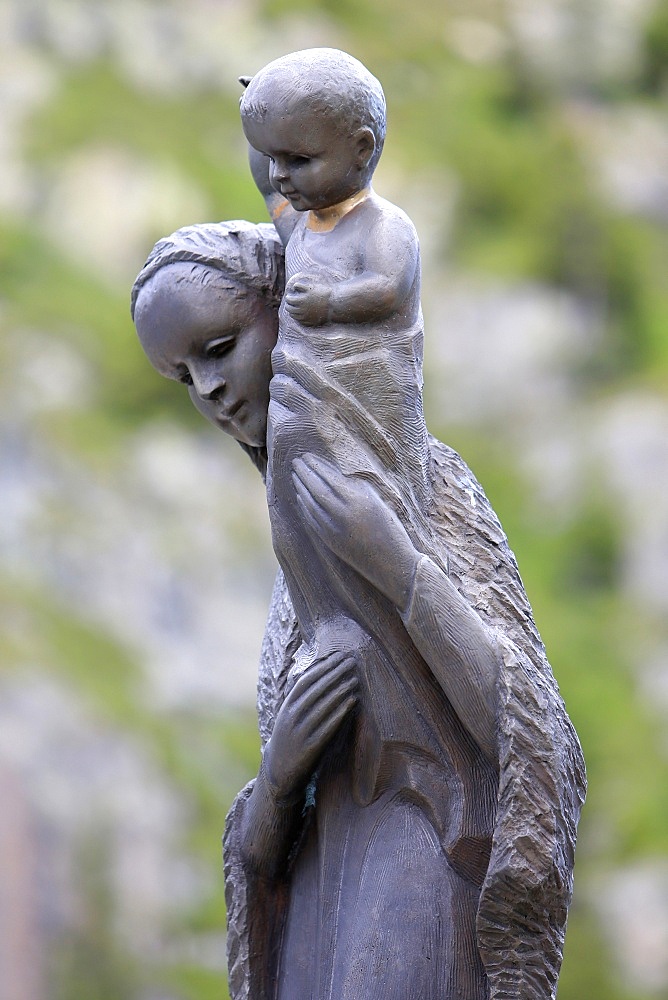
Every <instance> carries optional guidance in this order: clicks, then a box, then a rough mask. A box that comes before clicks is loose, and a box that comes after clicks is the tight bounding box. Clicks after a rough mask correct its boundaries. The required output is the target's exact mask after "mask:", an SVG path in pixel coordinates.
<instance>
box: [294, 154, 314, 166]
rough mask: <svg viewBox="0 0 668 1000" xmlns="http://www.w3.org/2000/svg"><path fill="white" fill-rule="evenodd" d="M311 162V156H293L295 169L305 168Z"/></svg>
mask: <svg viewBox="0 0 668 1000" xmlns="http://www.w3.org/2000/svg"><path fill="white" fill-rule="evenodd" d="M310 162H311V157H310V156H293V157H292V163H293V166H295V167H303V166H304V165H305V164H307V163H310Z"/></svg>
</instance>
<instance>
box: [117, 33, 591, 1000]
mask: <svg viewBox="0 0 668 1000" xmlns="http://www.w3.org/2000/svg"><path fill="white" fill-rule="evenodd" d="M327 52H331V50H327ZM340 57H341V54H338V53H335V54H334V55H333V56H332V55H327V56H324V55H323V53H322V50H315V53H309V54H306V55H305V54H297V56H296V57H288V58H287V60H286V61H282V62H281V72H283V70H286V67H287V70H286V73H287V80H288V83H289V84H290V86H289V87H287V90H286V86H284V85H285V82H286V75H285V74H284V75H283V76H282V77H281V78H280V82H281V86H276V78H275V76H272V74H271V73H270V74H269V77H268V78H267V77H266V76H265V77H263V73H261V74H259V75H258V78H256V80H254V81H253V82H252V83H251V85H250V87H249V89H248V90H247V92H246V96H245V97H244V99H243V101H242V114H244V110H243V109H244V105H245V104H246V103H247V104H248V108H249V109H250V110H249V111H248V114H247V115H245V117H244V125H245V129H246V132H247V134H248V136H249V138H250V139H251V141H252V142H255V144H256V145H257V146H258V147H259V150H258V153H259V155H257V154H255V155H254V156H253V158H252V164H253V172H254V175H255V177H256V180H258V181H259V183H260V186H261V189H262V190H263V191H264V193H265V195H266V198H267V203H268V206H269V208H270V211H272V214H273V215H274V216H275V219H276V222H277V229H278V230H279V231H280V232H281V233H282V235H283V237H284V238H285V239H286V242H288V248H287V257H288V281H287V286H286V296H285V299H284V300H283V305H282V307H281V320H280V332H279V339H278V346H277V348H276V349H274V352H273V355H272V364H273V371H274V379H273V381H272V383H271V401H270V405H269V442H268V443H269V451H268V453H267V451H266V450H265V448H264V440H263V432H264V430H265V428H266V426H267V417H266V413H267V409H266V407H267V402H268V398H269V377H270V375H271V370H270V367H269V364H268V358H269V352H270V351H271V348H272V346H273V340H274V339H275V337H276V326H277V312H276V304H277V299H278V297H279V296H280V290H281V289H280V286H281V281H282V270H281V267H282V256H281V252H280V246H279V244H278V242H277V240H276V236H275V234H274V233H272V232H271V230H270V228H269V227H254V226H250V225H249V224H243V223H232V224H221V225H220V226H215V225H212V226H208V227H191V228H190V229H189V230H182V231H180V232H178V233H176V234H174V236H173V237H171V238H169V239H168V240H165V241H161V242H160V243H158V244H157V245H156V248H155V249H154V251H153V253H152V255H151V257H149V261H148V262H147V265H146V267H145V268H144V270H143V271H142V273H141V274H140V276H139V278H138V281H137V283H136V285H135V289H134V295H133V304H134V314H135V321H136V324H137V328H138V332H139V335H140V338H141V340H142V344H143V346H144V348H145V350H146V352H147V354H148V356H149V359H150V360H151V362H152V363H153V364H154V366H155V367H156V368H157V370H158V371H160V372H161V373H162V374H164V375H167V376H168V377H171V378H177V379H179V380H181V381H186V382H187V383H189V385H190V390H189V391H190V394H191V398H193V401H194V402H195V404H196V405H197V406H198V408H199V409H200V410H201V411H202V412H203V413H204V415H205V416H208V417H209V418H210V419H213V421H214V422H216V423H217V424H218V425H219V426H221V427H223V429H225V430H228V431H229V432H230V433H232V434H233V435H234V436H235V437H237V439H239V440H240V441H241V443H242V445H243V446H244V447H245V448H246V450H247V451H249V453H250V454H251V457H253V459H254V460H255V462H256V464H257V465H258V467H259V468H260V469H261V470H262V471H263V472H266V473H267V474H268V475H267V478H268V499H269V504H270V510H271V511H272V529H273V537H274V544H275V548H276V550H277V554H278V556H279V560H280V561H281V562H282V565H283V568H284V570H285V576H284V575H283V574H282V573H279V577H278V580H277V585H276V588H275V591H274V596H273V598H272V608H271V611H270V616H269V621H268V625H267V632H266V635H265V643H264V646H263V656H262V665H261V674H260V683H259V709H260V711H259V715H260V729H261V735H262V739H263V749H264V753H263V762H262V766H261V769H260V773H259V775H258V777H257V779H256V780H255V781H254V782H253V783H251V785H250V786H248V788H247V789H245V790H244V791H243V792H242V793H241V794H240V796H239V797H238V799H237V800H236V802H235V804H234V806H233V808H232V810H231V813H230V817H229V819H228V824H227V828H226V882H227V892H228V903H229V915H228V917H229V939H228V953H229V959H230V984H231V991H232V995H233V997H235V1000H236V998H241V997H251V998H258V1000H259V998H263V1000H264V998H267V1000H269V998H275V997H276V998H279V1000H285V998H288V997H289V998H300V1000H301V998H302V997H303V998H313V1000H325V998H330V997H334V996H336V997H339V996H341V997H346V998H351V1000H352V998H353V997H354V998H357V997H360V998H362V997H370V998H371V997H374V998H375V997H377V998H379V1000H380V998H381V997H383V998H385V997H387V998H396V1000H403V998H406V997H416V998H417V997H422V998H424V1000H436V998H439V1000H442V998H448V1000H454V998H455V997H463V998H467V1000H484V998H486V997H498V998H501V997H504V998H509V997H514V998H517V1000H519V998H520V997H521V998H523V1000H525V998H539V997H540V998H548V997H552V996H554V992H555V990H556V981H557V977H558V972H559V965H560V961H561V949H562V945H563V934H564V929H565V921H566V915H567V908H568V902H569V899H570V892H571V886H572V866H573V850H574V844H575V827H576V824H577V818H578V815H579V810H580V807H581V804H582V800H583V797H584V769H583V764H582V758H581V752H580V748H579V744H578V742H577V737H576V736H575V733H574V731H573V729H572V726H571V725H570V722H569V720H568V717H567V716H566V714H565V710H564V709H563V704H562V702H561V700H560V698H559V695H558V690H557V688H556V684H555V682H554V679H553V677H552V674H551V671H550V668H549V665H548V664H547V660H546V659H545V654H544V650H543V647H542V644H541V642H540V638H539V636H538V633H537V631H536V629H535V625H534V624H533V619H532V617H531V611H530V608H529V605H528V602H527V600H526V596H525V594H524V590H523V587H522V584H521V581H520V579H519V574H518V572H517V567H516V564H515V560H514V557H513V556H512V553H511V552H510V550H509V548H508V546H507V542H506V540H505V536H504V535H503V532H502V530H501V527H500V525H499V523H498V520H497V519H496V517H495V515H494V513H493V511H492V510H491V507H490V505H489V503H488V501H487V499H486V497H485V495H484V493H483V491H482V490H481V488H480V486H479V485H478V483H477V482H476V480H475V479H474V478H473V476H472V474H471V473H470V471H469V470H468V469H467V467H466V466H465V464H464V463H463V461H462V460H461V459H460V458H459V456H458V455H456V453H454V452H452V451H451V449H448V448H446V447H445V446H444V445H441V444H440V443H439V442H436V441H435V440H434V439H433V438H430V437H429V436H428V435H427V432H426V428H425V427H424V421H423V419H422V412H421V397H420V389H421V368H420V360H421V328H420V310H419V261H418V257H417V243H416V241H415V239H414V235H413V233H412V227H410V224H409V223H407V220H405V217H403V216H402V214H401V213H399V212H398V210H396V209H393V207H392V206H390V207H389V209H386V208H385V206H386V204H387V203H382V202H381V201H380V200H379V199H376V198H375V196H370V195H368V194H366V195H364V196H363V197H361V198H360V197H359V196H360V194H361V193H362V192H365V191H367V189H368V182H369V181H370V174H369V172H368V166H369V163H370V162H371V161H372V159H373V156H374V155H375V153H376V151H379V150H378V145H379V144H382V136H380V133H378V132H377V131H376V133H374V130H373V128H371V127H370V126H368V125H367V124H365V120H364V119H361V118H360V117H359V115H358V116H357V118H355V116H354V115H353V125H352V135H353V141H352V143H348V144H347V145H346V141H345V138H346V136H345V133H344V129H343V125H341V130H340V135H339V139H340V143H339V142H338V140H337V142H336V143H334V149H335V151H337V150H339V148H340V146H342V147H343V150H342V151H341V155H340V156H338V154H337V157H338V158H336V162H335V163H334V164H332V163H330V162H329V159H330V154H329V151H328V148H327V147H326V146H323V145H322V139H323V135H322V134H321V132H322V122H323V121H324V122H328V120H329V119H328V118H327V115H326V113H325V111H324V110H323V108H322V106H321V97H322V95H321V92H319V91H318V90H317V86H315V85H314V84H313V79H312V75H309V74H308V73H306V74H302V75H301V76H300V75H299V73H296V72H295V66H296V67H297V68H298V67H299V66H300V65H303V64H304V61H306V63H307V64H308V66H309V67H311V70H312V71H313V72H314V73H316V75H317V72H318V71H319V70H318V67H319V66H321V65H322V62H323V59H324V60H325V62H327V60H328V59H329V60H330V62H331V63H333V64H334V68H336V65H338V64H340V63H341V58H340ZM342 58H343V65H344V66H345V67H346V70H349V69H350V57H342ZM273 65H274V64H270V67H269V68H268V69H270V70H271V67H272V66H273ZM327 65H329V63H327ZM311 70H309V73H310V72H311ZM263 72H264V71H263ZM356 72H357V71H356ZM364 73H366V71H364ZM364 73H362V72H361V71H360V72H359V76H360V78H361V79H362V80H363V81H366V77H365V76H364ZM279 76H280V74H279ZM267 79H269V81H270V83H271V86H270V87H269V88H268V89H267V87H266V86H265V85H266V84H267ZM327 79H328V80H330V81H331V76H328V77H327ZM263 80H264V83H263ZM316 82H317V81H316ZM304 83H306V84H307V86H306V90H307V92H308V93H309V94H313V93H315V94H316V99H315V106H316V108H317V109H318V110H319V111H320V112H321V115H320V119H319V120H318V122H317V127H314V129H311V130H310V131H309V130H308V129H300V130H297V132H295V130H294V129H292V128H287V129H286V127H284V126H285V121H288V124H289V123H290V122H291V120H292V119H291V118H290V117H289V116H290V115H294V114H300V113H301V112H300V107H301V104H300V102H302V100H303V99H302V96H301V94H300V93H299V87H300V86H302V85H304ZM293 84H294V86H295V87H297V95H296V97H295V96H294V94H293V90H290V87H293ZM263 88H264V89H263ZM293 89H294V88H293ZM372 89H374V92H375V93H376V97H377V90H376V89H375V84H374V85H372ZM286 92H287V93H289V94H291V95H292V96H290V98H289V101H288V104H287V105H286V103H285V101H286V98H285V96H284V95H285V93H286ZM381 93H382V92H381ZM276 95H278V96H279V100H278V111H277V112H274V110H273V105H272V103H271V101H272V100H273V99H274V98H275V96H276ZM295 101H296V104H295V103H294V102H295ZM281 102H283V103H281ZM290 102H293V103H290ZM354 103H355V102H353V104H354ZM375 106H376V111H377V109H378V107H380V104H379V101H378V100H376V101H375ZM247 110H248V109H247ZM312 111H313V107H312V106H311V107H310V112H312ZM337 114H338V111H337ZM355 114H357V111H355ZM272 115H273V116H274V118H273V119H272ZM377 117H379V116H378V115H377ZM380 117H381V118H382V117H383V116H382V115H380ZM274 119H275V120H274ZM258 123H259V124H258ZM348 127H349V128H350V122H348ZM303 134H305V135H306V140H305V141H304V142H303V144H302V145H299V143H300V142H301V136H302V135H303ZM370 134H371V138H372V139H373V142H371V139H370ZM292 145H296V146H297V148H296V149H291V148H288V147H289V146H292ZM263 146H264V147H265V148H262V147H263ZM266 153H269V154H271V155H272V156H273V159H274V164H275V166H274V167H273V168H271V170H270V171H269V173H267V166H268V164H267V161H266V159H265V158H264V154H266ZM295 158H296V159H295ZM283 160H285V162H282V161H283ZM288 160H289V161H290V163H292V166H290V165H289V163H288ZM323 160H324V167H323V168H322V170H320V169H319V163H320V161H323ZM341 162H343V164H344V166H345V170H344V171H343V173H341V171H340V170H339V168H340V166H341ZM277 170H278V173H276V171H277ZM291 170H292V171H293V173H298V172H300V171H306V172H307V173H308V172H309V171H311V172H312V173H313V174H315V182H317V183H315V182H313V184H311V180H308V181H307V182H301V181H298V180H295V179H294V177H291V176H290V171H291ZM371 170H372V168H371ZM323 176H324V181H325V182H324V183H322V184H321V181H322V179H323ZM342 178H343V179H342ZM272 179H273V183H274V184H276V185H277V186H278V187H279V189H280V188H281V187H282V190H283V192H284V194H286V195H287V194H289V195H290V199H291V201H292V206H286V204H285V202H286V199H285V197H283V196H282V195H281V194H280V191H279V192H278V197H277V196H276V195H277V192H276V191H275V188H274V187H273V186H272V187H269V185H268V183H267V180H269V181H271V180H272ZM309 184H311V186H310V187H309ZM321 189H324V190H325V194H326V196H327V197H324V195H323V197H322V198H321V196H320V193H319V192H321ZM340 195H343V198H339V196H340ZM332 198H339V200H338V201H335V202H334V203H333V204H326V203H325V202H328V201H329V202H331V200H332ZM342 202H343V203H345V204H343V205H342ZM311 206H313V208H312V207H311ZM292 207H294V208H295V209H296V210H297V211H298V212H300V213H304V214H303V216H302V219H301V220H300V219H296V220H295V219H294V218H293V219H292V221H290V215H291V214H292V215H294V213H292V211H291V209H292ZM306 213H308V214H306ZM388 213H389V223H388V220H387V218H386V216H387V215H388ZM309 219H310V220H312V222H313V228H312V229H310V230H307V226H308V221H309ZM295 222H296V225H297V228H296V229H295V230H294V231H295V232H296V233H297V236H298V243H297V244H295V243H293V242H292V241H293V239H294V236H293V224H294V223H295ZM385 223H388V224H387V226H385V228H384V224H385ZM376 226H379V227H380V229H381V231H382V234H383V242H384V243H386V244H387V245H389V247H390V249H391V248H392V246H393V244H392V234H393V232H394V231H395V230H396V229H398V230H399V234H400V239H399V244H398V246H399V249H398V251H397V252H396V253H394V254H391V255H390V256H391V257H392V259H389V258H388V257H387V254H385V255H384V254H383V253H381V252H380V251H377V248H376V247H375V244H374V229H375V227H376ZM337 229H338V233H337ZM333 235H334V237H336V238H335V239H333V238H332V237H333ZM402 240H403V242H402ZM360 243H362V244H363V246H364V249H363V250H360V252H359V253H357V254H355V247H356V246H357V245H359V244H360ZM369 246H371V251H369V252H367V251H368V248H369ZM314 247H315V249H314ZM328 255H330V256H333V259H334V261H335V262H336V264H337V267H338V272H337V274H336V275H335V276H334V277H332V273H331V272H332V268H331V267H330V266H329V264H328V260H329V258H328ZM395 258H396V261H395ZM295 261H301V264H297V265H296V264H295ZM370 261H371V262H372V263H373V264H374V265H376V270H375V271H374V269H373V268H371V267H370ZM396 262H398V263H396ZM395 263H396V266H395ZM299 266H305V267H308V268H309V270H310V274H307V275H304V274H301V275H300V274H297V273H296V268H297V267H299ZM383 267H384V268H385V271H387V269H388V268H389V269H390V270H391V275H390V276H391V278H392V279H395V280H393V282H390V284H393V285H394V292H388V291H387V282H385V288H384V292H383V294H380V293H379V289H381V290H382V288H381V286H382V285H383V282H382V280H379V279H378V275H379V274H380V276H381V279H383V278H386V277H387V275H386V274H385V273H384V272H383ZM392 268H394V270H392ZM346 284H347V286H348V287H347V289H346V287H344V286H346ZM360 289H361V292H362V294H361V295H359V294H358V293H359V292H360ZM397 289H399V291H398V292H397ZM348 291H350V293H351V295H352V300H351V299H350V297H349V296H348V295H347V292H348ZM367 300H368V301H367ZM351 301H352V303H353V305H352V306H350V302H351ZM346 302H347V304H346ZM369 302H370V304H369ZM342 303H343V305H342ZM358 307H359V308H358ZM347 309H349V310H350V311H348V312H347V311H346V310H347ZM337 310H339V311H337ZM346 316H349V317H350V321H347V320H346ZM251 345H255V351H254V350H253V347H252V346H251ZM249 366H250V368H251V372H252V374H251V376H250V377H249V374H248V372H249ZM244 379H245V381H244ZM386 397H389V398H386ZM404 418H405V419H404ZM286 580H287V585H286ZM293 608H294V610H293ZM295 612H296V613H295Z"/></svg>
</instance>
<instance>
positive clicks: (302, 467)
mask: <svg viewBox="0 0 668 1000" xmlns="http://www.w3.org/2000/svg"><path fill="white" fill-rule="evenodd" d="M292 468H293V470H294V472H295V473H296V474H297V476H298V477H299V479H300V480H301V481H302V482H303V483H304V485H305V486H306V487H307V489H308V490H309V492H310V493H311V494H312V495H313V496H315V497H316V498H317V499H318V500H319V502H320V503H321V504H323V503H324V504H326V503H327V502H328V498H330V497H335V498H336V499H337V500H339V501H340V502H341V503H347V502H348V501H349V500H350V496H351V492H352V491H351V489H350V484H349V482H348V480H347V479H346V477H345V476H344V475H343V474H342V473H341V472H340V470H339V469H337V468H336V466H334V465H331V464H330V463H329V462H325V461H324V460H323V459H321V458H318V457H317V456H316V455H313V454H310V453H307V454H305V455H302V456H301V457H300V458H296V459H295V460H294V462H293V463H292ZM330 502H331V501H330Z"/></svg>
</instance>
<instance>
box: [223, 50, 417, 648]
mask: <svg viewBox="0 0 668 1000" xmlns="http://www.w3.org/2000/svg"><path fill="white" fill-rule="evenodd" d="M244 82H245V81H244ZM241 117H242V123H243V128H244V132H245V134H246V137H247V139H248V141H249V143H250V145H251V147H252V149H253V150H255V151H256V153H255V154H253V155H252V157H251V162H252V166H253V172H254V175H255V178H256V181H257V183H258V186H259V187H260V190H261V191H262V193H263V195H264V196H265V200H266V202H267V206H268V208H269V211H270V213H271V215H272V218H273V220H274V223H275V225H276V228H277V229H278V231H279V233H280V235H281V238H282V239H283V241H284V242H285V243H286V291H285V297H284V299H283V303H282V306H281V311H280V318H279V337H278V343H277V346H276V348H275V350H274V353H273V356H272V365H273V371H274V378H273V380H272V383H271V390H270V393H271V399H270V406H269V429H268V441H267V443H268V449H269V473H268V479H267V487H268V497H269V505H270V506H269V509H270V517H271V522H272V531H273V538H274V548H275V550H276V554H277V557H278V559H279V562H280V563H281V565H282V567H283V569H284V571H285V573H286V578H287V581H288V585H289V588H290V592H291V595H292V598H293V601H294V603H295V610H296V613H297V617H298V620H299V622H300V627H301V629H302V634H303V635H304V638H305V639H306V641H307V642H311V641H312V640H313V639H314V636H315V630H316V624H317V622H319V621H322V620H323V619H327V618H329V617H333V616H334V617H335V616H336V615H337V614H338V613H341V612H343V613H349V614H351V615H352V616H353V617H355V618H356V619H357V620H359V617H360V616H359V608H360V602H361V604H362V605H363V606H365V605H366V604H367V603H368V601H367V599H366V598H367V595H365V593H364V592H363V591H364V587H363V586H361V584H360V587H358V586H357V585H356V582H355V581H353V580H351V574H350V570H349V569H348V567H342V566H341V565H338V566H337V565H335V560H333V557H332V556H331V554H329V555H327V556H323V553H322V552H321V551H319V549H318V548H317V547H316V546H314V544H313V540H312V538H311V536H310V535H309V533H308V531H307V530H306V528H305V526H304V521H303V518H302V513H303V508H300V497H299V483H298V477H297V476H296V472H295V470H296V469H298V468H299V467H300V463H299V460H300V459H302V458H303V457H304V456H308V455H309V454H311V455H315V456H316V457H317V458H318V459H321V460H324V461H326V462H329V463H331V464H332V465H333V466H335V467H336V468H338V469H339V470H340V471H342V472H343V473H344V474H346V475H352V476H357V477H361V478H363V479H364V480H366V481H367V482H369V483H371V484H372V485H373V486H374V487H375V489H376V490H377V491H378V492H380V493H381V496H382V497H383V499H384V500H385V501H386V502H387V503H388V504H389V505H390V506H391V508H392V509H393V510H394V511H395V512H396V513H397V514H398V516H399V518H400V520H401V521H402V523H403V524H404V526H405V527H406V530H407V531H408V533H409V535H410V536H411V537H412V539H413V541H414V543H415V544H416V545H417V546H418V547H419V549H420V550H421V551H428V548H426V546H428V545H429V542H428V540H427V539H428V535H429V532H428V529H427V525H426V514H425V512H427V511H428V509H429V499H430V487H429V475H428V454H429V452H428V445H427V431H426V427H425V423H424V416H423V410H422V351H423V327H422V312H421V306H420V257H419V247H418V240H417V235H416V232H415V229H414V227H413V225H412V223H411V221H410V220H409V219H408V218H407V216H406V215H405V214H404V213H403V212H402V211H401V210H400V209H399V208H397V207H396V206H394V205H392V204H390V203H389V202H388V201H386V200H384V199H383V198H380V197H378V195H376V194H375V192H374V191H373V190H372V188H371V179H372V176H373V172H374V170H375V167H376V164H377V162H378V159H379V157H380V154H381V151H382V147H383V141H384V137H385V99H384V95H383V91H382V88H381V86H380V84H379V82H378V80H376V78H375V77H373V76H372V75H371V74H370V73H369V72H368V70H367V69H366V68H365V67H364V66H363V65H362V64H361V63H360V62H358V61H357V60H356V59H354V58H352V56H349V55H347V54H346V53H343V52H340V51H338V50H336V49H309V50H306V51H303V52H295V53H292V54H290V55H287V56H284V57H282V58H280V59H277V60H275V61H274V62H272V63H270V64H269V65H268V66H265V67H264V69H262V70H261V71H260V72H259V73H257V74H256V76H254V77H253V78H252V79H251V80H250V82H249V83H248V86H247V89H246V91H245V93H244V95H243V97H242V99H241ZM267 158H268V177H267V173H266V171H267ZM263 165H264V172H265V173H264V177H263V175H262V171H263ZM307 460H308V459H307ZM370 544H371V540H370ZM323 559H324V560H325V561H326V563H327V565H323ZM357 583H359V581H357ZM367 588H368V585H367ZM365 627H366V624H365Z"/></svg>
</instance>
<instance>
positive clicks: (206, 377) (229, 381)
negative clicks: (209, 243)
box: [135, 264, 278, 447]
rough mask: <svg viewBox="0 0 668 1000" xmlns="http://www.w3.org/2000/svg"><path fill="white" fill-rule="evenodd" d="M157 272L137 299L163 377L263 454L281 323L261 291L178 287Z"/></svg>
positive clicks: (140, 329) (144, 340)
mask: <svg viewBox="0 0 668 1000" xmlns="http://www.w3.org/2000/svg"><path fill="white" fill-rule="evenodd" d="M177 268H184V269H185V273H186V274H189V273H190V269H191V265H183V264H175V265H171V266H168V267H165V268H164V269H163V270H161V271H158V272H157V274H156V275H155V276H154V277H153V278H152V279H151V281H150V283H149V284H148V285H147V286H146V287H145V288H144V289H142V291H141V292H140V295H139V298H138V300H137V308H136V311H135V325H136V327H137V333H138V334H139V339H140V341H141V344H142V347H143V348H144V351H145V353H146V355H147V357H148V359H149V361H150V362H151V364H152V365H153V367H154V368H155V369H156V371H158V372H159V373H160V374H161V375H164V376H165V377H166V378H169V379H174V380H175V381H177V382H183V383H184V384H185V385H187V386H188V392H189V394H190V398H191V400H192V401H193V403H194V405H195V406H196V407H197V409H198V410H199V411H200V413H201V414H202V415H203V416H205V417H206V418H207V420H210V421H211V422H212V423H214V424H216V426H217V427H220V428H222V430H224V431H226V432H227V433H228V434H231V435H232V437H234V438H236V439H237V440H238V441H243V442H244V443H245V444H248V445H253V446H255V447H261V446H262V445H264V444H265V440H266V433H267V409H268V406H269V381H270V379H271V352H272V350H273V348H274V345H275V343H276V335H277V330H278V318H277V313H276V311H275V310H274V309H272V308H271V307H270V306H268V305H267V303H266V302H265V301H264V299H262V298H261V296H259V295H258V294H257V293H256V292H253V291H252V290H246V291H244V293H243V294H239V293H237V292H236V291H234V290H232V289H229V288H224V287H220V285H218V286H217V285H216V284H215V282H214V283H212V284H208V285H201V284H200V283H199V282H195V281H181V282H180V283H178V284H175V282H174V276H175V275H174V272H175V271H176V269H177Z"/></svg>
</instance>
